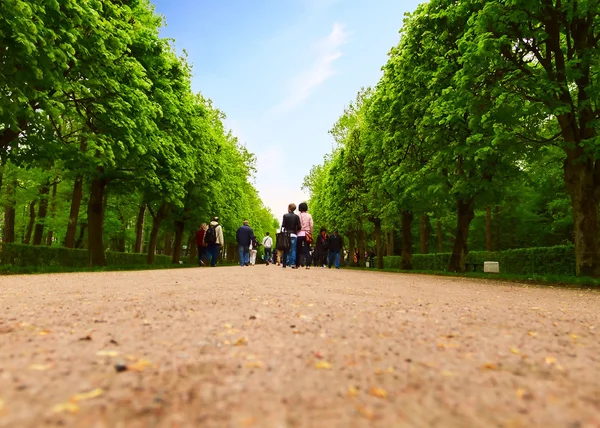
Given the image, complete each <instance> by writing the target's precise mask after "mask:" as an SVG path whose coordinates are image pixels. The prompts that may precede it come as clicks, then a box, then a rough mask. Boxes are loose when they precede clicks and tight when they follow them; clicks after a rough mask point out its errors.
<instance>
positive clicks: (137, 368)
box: [127, 358, 152, 372]
mask: <svg viewBox="0 0 600 428" xmlns="http://www.w3.org/2000/svg"><path fill="white" fill-rule="evenodd" d="M148 367H152V361H149V360H146V359H144V358H141V359H139V360H138V361H137V362H135V363H134V364H131V365H129V366H127V369H128V370H131V371H134V372H141V371H144V370H146V369H147V368H148Z"/></svg>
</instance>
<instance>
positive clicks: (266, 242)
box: [262, 232, 273, 266]
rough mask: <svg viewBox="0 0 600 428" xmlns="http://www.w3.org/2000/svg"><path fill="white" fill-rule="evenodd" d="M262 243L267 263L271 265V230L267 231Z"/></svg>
mask: <svg viewBox="0 0 600 428" xmlns="http://www.w3.org/2000/svg"><path fill="white" fill-rule="evenodd" d="M262 245H263V248H264V252H265V263H266V264H267V266H269V263H271V257H272V254H271V249H272V248H273V238H271V236H269V232H267V235H266V236H265V237H264V238H263V240H262Z"/></svg>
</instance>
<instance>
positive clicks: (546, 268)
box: [383, 245, 575, 276]
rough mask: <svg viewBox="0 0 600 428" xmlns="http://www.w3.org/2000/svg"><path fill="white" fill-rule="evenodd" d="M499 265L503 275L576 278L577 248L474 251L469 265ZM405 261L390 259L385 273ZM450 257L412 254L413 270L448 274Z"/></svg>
mask: <svg viewBox="0 0 600 428" xmlns="http://www.w3.org/2000/svg"><path fill="white" fill-rule="evenodd" d="M486 261H494V262H499V263H500V272H502V273H510V274H516V275H562V276H575V248H574V247H572V246H568V245H561V246H556V247H536V248H519V249H515V250H506V251H493V252H489V253H488V252H487V251H471V252H470V253H469V254H468V255H467V263H478V264H480V265H481V266H480V267H479V270H482V269H483V262H486ZM401 262H402V257H400V256H388V257H384V259H383V266H384V268H386V269H401V266H402V264H401ZM449 262H450V253H439V254H413V257H412V267H413V269H414V270H423V271H425V270H429V271H446V270H448V264H449Z"/></svg>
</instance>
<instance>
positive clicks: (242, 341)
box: [233, 337, 248, 346]
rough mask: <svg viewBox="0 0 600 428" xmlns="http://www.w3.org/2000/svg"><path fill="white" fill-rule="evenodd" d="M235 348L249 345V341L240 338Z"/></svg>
mask: <svg viewBox="0 0 600 428" xmlns="http://www.w3.org/2000/svg"><path fill="white" fill-rule="evenodd" d="M233 345H234V346H246V345H248V339H246V338H245V337H240V338H239V339H238V340H237V342H235V343H234V344H233Z"/></svg>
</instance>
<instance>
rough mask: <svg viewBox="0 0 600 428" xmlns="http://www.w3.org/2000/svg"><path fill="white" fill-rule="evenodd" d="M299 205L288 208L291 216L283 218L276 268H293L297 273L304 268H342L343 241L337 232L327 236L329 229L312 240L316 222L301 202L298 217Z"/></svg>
mask: <svg viewBox="0 0 600 428" xmlns="http://www.w3.org/2000/svg"><path fill="white" fill-rule="evenodd" d="M295 211H296V204H293V203H292V204H289V205H288V212H287V213H286V214H284V216H283V220H282V222H281V229H280V231H279V233H278V235H277V237H278V240H277V241H278V242H276V245H277V250H278V252H277V255H276V256H275V257H276V258H277V260H276V262H277V265H279V264H281V265H283V267H284V268H286V267H288V266H290V267H291V268H292V269H298V268H300V267H301V266H305V267H306V269H310V266H311V265H313V266H321V267H325V266H329V267H330V268H331V265H332V263H333V264H334V265H335V267H336V269H339V268H340V252H341V249H342V238H341V237H340V235H339V234H338V231H337V230H336V231H334V233H333V234H332V235H327V229H325V228H324V227H322V228H321V229H320V231H319V234H318V236H317V237H316V239H315V237H314V236H313V227H314V224H313V218H312V216H311V215H310V214H309V213H308V205H307V204H306V202H302V203H301V204H300V205H299V206H298V211H299V214H296V213H295Z"/></svg>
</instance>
